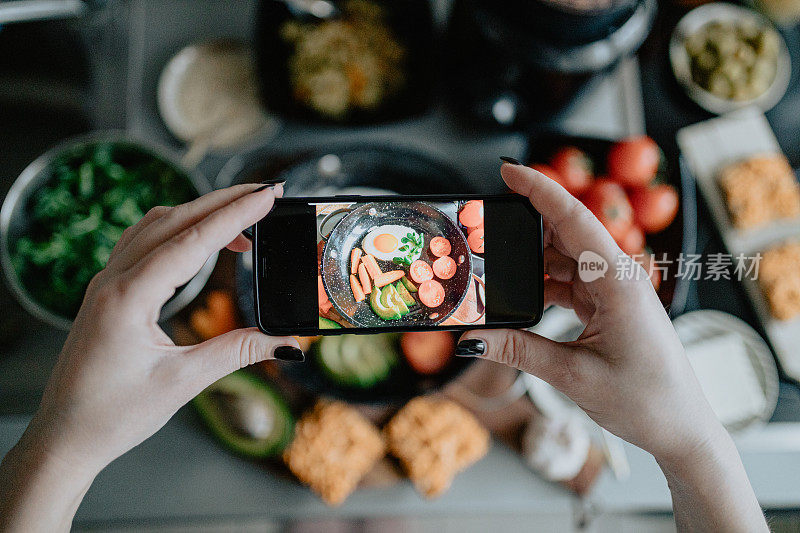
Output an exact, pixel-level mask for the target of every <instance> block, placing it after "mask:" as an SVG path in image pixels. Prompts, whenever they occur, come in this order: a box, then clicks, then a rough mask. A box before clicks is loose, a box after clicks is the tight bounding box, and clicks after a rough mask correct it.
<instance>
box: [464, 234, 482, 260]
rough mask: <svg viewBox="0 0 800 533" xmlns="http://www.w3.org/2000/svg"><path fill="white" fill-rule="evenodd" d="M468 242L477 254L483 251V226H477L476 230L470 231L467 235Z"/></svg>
mask: <svg viewBox="0 0 800 533" xmlns="http://www.w3.org/2000/svg"><path fill="white" fill-rule="evenodd" d="M467 244H469V249H470V250H472V251H473V252H475V253H476V254H482V253H483V228H475V229H474V230H472V231H470V232H469V235H468V236H467Z"/></svg>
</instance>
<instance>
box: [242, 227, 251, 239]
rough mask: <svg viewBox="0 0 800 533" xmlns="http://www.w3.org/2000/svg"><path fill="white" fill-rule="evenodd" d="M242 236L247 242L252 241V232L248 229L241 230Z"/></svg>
mask: <svg viewBox="0 0 800 533" xmlns="http://www.w3.org/2000/svg"><path fill="white" fill-rule="evenodd" d="M242 235H244V236H245V237H247V239H248V240H251V241H252V240H253V230H251V229H250V228H246V229H243V230H242Z"/></svg>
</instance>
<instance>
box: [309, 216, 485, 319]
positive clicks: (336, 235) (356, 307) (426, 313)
mask: <svg viewBox="0 0 800 533" xmlns="http://www.w3.org/2000/svg"><path fill="white" fill-rule="evenodd" d="M385 224H387V225H388V224H396V225H401V226H406V227H409V228H411V229H413V230H415V231H417V232H419V233H421V234H422V235H424V237H425V246H424V247H423V250H422V255H421V256H420V259H422V260H424V261H427V262H428V263H432V262H433V261H434V260H435V259H436V257H435V256H434V255H433V254H432V253H431V251H430V249H429V248H428V246H427V245H428V243H429V242H430V239H431V238H433V237H436V236H442V237H444V238H445V239H447V240H449V241H450V244H451V246H452V251H451V252H450V257H452V258H453V259H455V260H456V263H458V262H459V259H460V258H462V257H463V261H462V262H461V263H460V264H458V268H457V269H456V273H455V275H454V276H453V277H452V278H450V279H448V280H437V281H439V282H440V283H441V284H442V286H443V287H444V290H445V297H444V301H443V302H442V304H441V305H440V306H438V307H436V308H428V307H425V306H423V305H421V304H418V305H416V306H414V307H412V309H411V312H409V313H408V314H407V315H406V316H404V317H403V318H401V319H400V320H383V319H382V318H380V317H379V316H378V315H376V314H375V312H374V311H373V310H372V309H371V307H370V305H369V302H368V301H367V300H364V301H362V302H356V301H355V298H354V297H353V292H352V290H351V288H350V252H351V251H352V250H353V248H355V247H359V248H360V247H361V240H362V239H363V238H364V235H366V234H367V233H368V232H369V231H370V230H371V229H372V228H375V227H377V226H382V225H385ZM324 226H325V221H324V220H323V223H322V224H321V227H324ZM323 239H325V241H326V242H325V246H324V248H323V252H322V259H321V261H320V263H321V265H320V266H321V274H322V284H323V286H324V287H325V292H326V293H327V294H328V298H329V299H330V301H331V303H332V304H333V307H334V308H335V309H336V311H338V312H339V313H340V314H341V315H342V316H343V317H345V318H346V319H347V320H348V321H349V322H350V323H352V324H353V325H354V326H357V327H366V328H377V327H387V326H389V327H391V326H398V327H403V326H434V325H437V324H440V323H442V322H443V321H444V320H446V319H447V318H449V317H450V316H451V315H452V314H453V312H454V311H455V310H456V309H458V307H459V306H460V305H461V303H462V302H463V301H464V298H465V297H466V295H467V292H468V290H469V288H470V283H471V281H472V279H473V278H475V279H476V280H477V282H479V283H482V281H481V280H480V278H477V277H476V276H473V274H472V256H471V255H470V251H469V247H468V245H467V240H466V238H465V237H464V234H463V233H462V231H461V230H460V229H459V228H458V226H457V225H456V223H455V222H454V221H453V220H452V219H451V218H450V217H448V216H447V215H445V214H444V213H442V212H441V211H440V210H439V209H437V208H435V207H433V206H432V205H430V204H427V203H424V202H405V203H402V204H400V203H395V202H373V203H369V204H364V205H360V206H358V207H356V208H354V209H352V210H350V211H349V212H348V213H347V214H346V215H345V216H344V217H343V218H341V220H339V222H338V223H337V224H336V225H335V226H334V228H333V230H331V232H330V234H328V235H323ZM378 265H379V266H380V267H381V270H382V271H384V272H388V271H390V270H396V269H398V268H401V267H399V266H398V265H396V264H394V263H392V262H391V261H382V260H378ZM404 270H406V272H407V271H408V270H407V269H404Z"/></svg>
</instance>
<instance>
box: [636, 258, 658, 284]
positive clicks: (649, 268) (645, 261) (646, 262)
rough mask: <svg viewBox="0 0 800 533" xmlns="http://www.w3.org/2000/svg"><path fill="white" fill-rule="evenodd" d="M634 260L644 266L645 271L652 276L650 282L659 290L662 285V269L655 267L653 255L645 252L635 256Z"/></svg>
mask: <svg viewBox="0 0 800 533" xmlns="http://www.w3.org/2000/svg"><path fill="white" fill-rule="evenodd" d="M634 260H635V261H636V262H637V263H639V264H640V265H642V268H644V271H645V272H647V275H648V276H649V277H650V283H652V284H653V288H654V289H655V290H658V288H659V287H660V286H661V271H660V270H658V269H656V268H655V266H656V265H655V263H654V261H653V256H652V255H650V254H648V253H647V252H644V253H643V254H641V255H637V256H636V257H634Z"/></svg>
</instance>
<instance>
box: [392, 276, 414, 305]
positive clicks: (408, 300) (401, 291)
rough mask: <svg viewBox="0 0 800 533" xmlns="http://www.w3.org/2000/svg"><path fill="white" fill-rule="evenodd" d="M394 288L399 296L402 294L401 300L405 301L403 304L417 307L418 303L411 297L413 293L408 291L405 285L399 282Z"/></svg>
mask: <svg viewBox="0 0 800 533" xmlns="http://www.w3.org/2000/svg"><path fill="white" fill-rule="evenodd" d="M394 288H395V289H397V292H398V294H400V298H402V299H403V303H405V304H406V305H407V306H408V307H411V306H412V305H417V301H416V300H415V299H414V297H413V296H411V293H410V292H409V291H408V289H407V288H406V286H405V285H403V282H402V281H398V282H397V283H395V284H394Z"/></svg>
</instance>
